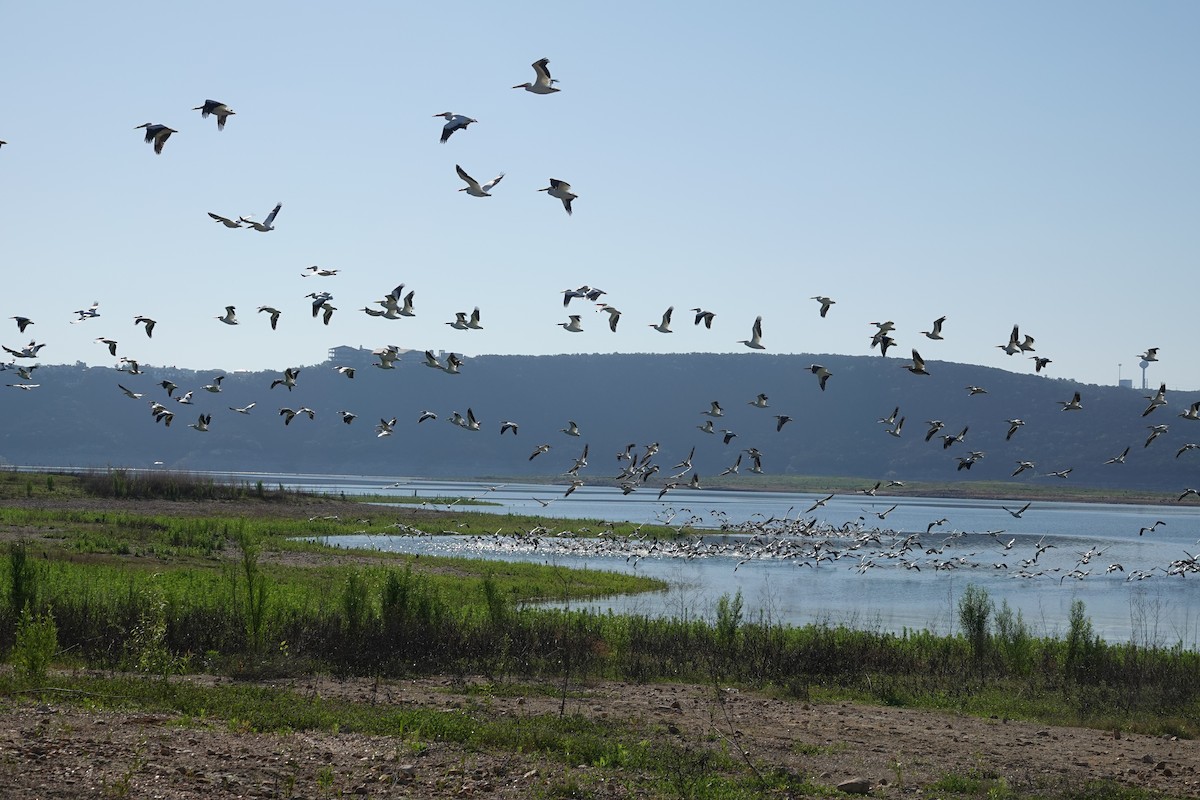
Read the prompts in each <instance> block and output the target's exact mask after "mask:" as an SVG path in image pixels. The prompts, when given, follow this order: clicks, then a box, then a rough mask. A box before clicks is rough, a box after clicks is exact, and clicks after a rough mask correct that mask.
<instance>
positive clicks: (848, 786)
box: [837, 778, 871, 794]
mask: <svg viewBox="0 0 1200 800" xmlns="http://www.w3.org/2000/svg"><path fill="white" fill-rule="evenodd" d="M837 788H838V791H839V792H845V793H846V794H867V793H868V792H870V791H871V782H870V781H869V780H867V779H866V778H851V779H849V780H845V781H842V782H841V783H839V784H838V785H837Z"/></svg>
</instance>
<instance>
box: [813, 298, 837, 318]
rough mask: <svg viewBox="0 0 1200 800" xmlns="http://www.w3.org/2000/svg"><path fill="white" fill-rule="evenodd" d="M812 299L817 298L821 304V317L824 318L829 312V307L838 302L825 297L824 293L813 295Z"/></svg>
mask: <svg viewBox="0 0 1200 800" xmlns="http://www.w3.org/2000/svg"><path fill="white" fill-rule="evenodd" d="M812 299H813V300H816V301H817V302H818V303H820V304H821V317H822V318H824V317H825V315H826V314H828V313H829V307H830V306H832V305H833V304H834V303H836V302H837V301H836V300H832V299H830V298H828V297H825V296H824V295H817V296H815V297H813V298H812Z"/></svg>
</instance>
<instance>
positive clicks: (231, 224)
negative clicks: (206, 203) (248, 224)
mask: <svg viewBox="0 0 1200 800" xmlns="http://www.w3.org/2000/svg"><path fill="white" fill-rule="evenodd" d="M208 215H209V216H210V217H212V218H213V221H214V222H219V223H221V224H222V225H224V226H225V227H226V228H240V227H242V223H241V222H238V221H237V220H236V219H230V218H229V217H222V216H221V215H220V214H214V213H213V212H211V211H210V212H208Z"/></svg>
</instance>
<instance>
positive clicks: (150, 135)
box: [134, 122, 207, 430]
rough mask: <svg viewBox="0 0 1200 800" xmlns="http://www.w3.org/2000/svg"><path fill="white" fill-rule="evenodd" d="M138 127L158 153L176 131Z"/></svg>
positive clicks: (150, 125) (152, 124) (150, 123)
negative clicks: (143, 131)
mask: <svg viewBox="0 0 1200 800" xmlns="http://www.w3.org/2000/svg"><path fill="white" fill-rule="evenodd" d="M138 128H145V129H146V138H145V142H146V143H147V144H149V143H150V142H154V152H155V153H157V154H158V155H162V149H163V145H164V144H166V143H167V139H170V138H171V134H172V133H178V131H176V130H175V129H174V128H168V127H167V126H166V125H156V124H155V123H152V122H144V123H142V124H141V125H138V126H137V127H135V128H134V130H135V131H136V130H137V129H138ZM206 430H207V429H206Z"/></svg>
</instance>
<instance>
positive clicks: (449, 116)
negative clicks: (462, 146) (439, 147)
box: [434, 111, 479, 144]
mask: <svg viewBox="0 0 1200 800" xmlns="http://www.w3.org/2000/svg"><path fill="white" fill-rule="evenodd" d="M434 116H435V117H442V118H443V119H445V120H446V124H445V125H443V126H442V138H441V139H439V140H438V141H440V142H441V143H442V144H445V143H446V140H448V139H449V138H450V136H451V135H452V134H453V133H454V132H455V131H462V130H466V129H467V126H468V125H470V124H471V123H472V122H478V121H479V120H476V119H471V118H470V117H465V116H463V115H462V114H455V113H454V112H453V111H443V112H442V113H441V114H434Z"/></svg>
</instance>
